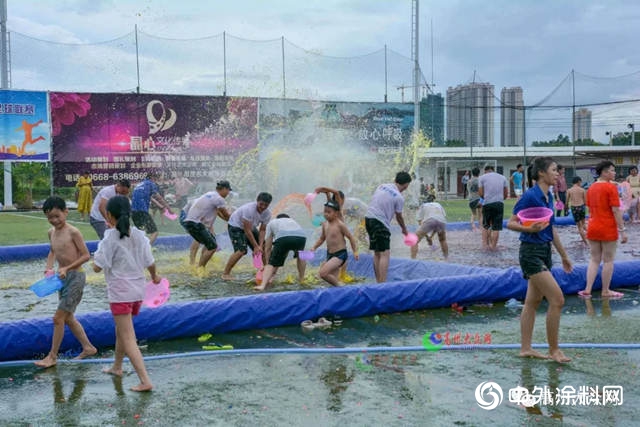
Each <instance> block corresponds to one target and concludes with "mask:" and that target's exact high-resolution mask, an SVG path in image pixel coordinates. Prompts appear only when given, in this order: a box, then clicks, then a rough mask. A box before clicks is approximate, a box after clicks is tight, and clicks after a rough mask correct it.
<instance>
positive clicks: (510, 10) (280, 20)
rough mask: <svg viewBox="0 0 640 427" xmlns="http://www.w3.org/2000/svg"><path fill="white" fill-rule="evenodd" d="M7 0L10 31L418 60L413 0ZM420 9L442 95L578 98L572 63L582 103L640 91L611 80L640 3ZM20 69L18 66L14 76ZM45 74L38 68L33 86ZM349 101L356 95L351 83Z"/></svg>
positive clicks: (458, 4) (622, 60)
mask: <svg viewBox="0 0 640 427" xmlns="http://www.w3.org/2000/svg"><path fill="white" fill-rule="evenodd" d="M7 2H8V21H7V27H8V29H9V31H12V32H17V33H20V34H22V35H26V36H29V37H32V38H36V39H40V40H46V41H51V42H58V43H68V44H71V45H73V44H78V43H79V44H83V43H98V42H103V41H107V40H113V39H116V38H118V37H120V36H122V35H124V34H128V33H131V32H132V31H133V28H134V26H135V25H137V26H138V29H139V30H140V32H142V33H145V34H149V35H153V36H158V37H162V38H167V39H181V40H184V39H196V38H206V37H209V36H213V35H217V34H220V33H222V32H223V31H225V32H226V33H227V34H229V35H232V36H235V37H239V38H242V39H249V40H274V39H279V38H280V37H284V38H285V39H286V40H287V41H288V42H290V43H293V44H294V45H296V46H298V47H301V48H303V49H305V50H307V51H311V52H314V53H316V54H320V55H326V56H329V57H352V56H353V57H356V56H361V55H365V54H368V53H371V52H376V51H379V50H380V49H382V48H383V47H384V46H385V45H387V46H388V47H389V49H392V50H393V51H394V52H397V53H399V54H401V55H403V56H405V57H406V58H409V57H410V56H411V1H410V0H342V1H340V0H305V1H300V0H268V1H260V0H253V1H250V0H234V1H231V2H230V1H223V0H202V1H196V0H181V1H172V0H147V1H141V0H56V1H53V0H42V1H21V0H7ZM419 8H420V9H419V12H420V13H419V15H420V36H419V42H420V51H419V52H420V65H421V68H422V72H423V75H424V76H425V78H426V80H427V82H428V83H431V82H433V83H434V86H433V88H432V89H433V90H434V91H435V92H440V93H442V94H443V95H444V94H445V93H446V89H447V87H450V86H456V85H459V84H465V83H469V82H471V81H472V80H473V79H474V76H475V80H476V81H482V82H489V83H491V84H493V85H494V86H495V93H496V94H498V96H499V92H500V89H501V88H503V87H512V86H521V87H522V88H523V90H524V102H525V105H533V104H536V103H538V102H539V101H541V100H543V99H545V98H546V97H547V96H548V95H549V94H550V93H551V92H552V91H553V90H554V89H555V88H556V87H558V86H559V85H560V89H559V90H558V91H557V92H556V93H555V95H553V96H551V97H550V98H549V99H547V104H550V105H570V104H571V83H570V80H566V78H567V76H569V75H570V74H571V71H572V70H575V73H576V75H577V76H578V77H577V78H576V82H577V83H576V91H579V94H578V96H577V100H576V103H577V104H581V103H590V102H610V101H619V100H626V99H638V98H640V84H639V80H640V77H638V76H635V75H633V76H631V77H627V78H622V79H613V77H618V76H623V75H629V74H632V73H636V72H638V71H640V55H638V53H639V52H638V40H640V34H638V33H640V25H638V23H640V2H637V1H634V0H602V1H599V0H598V1H596V0H594V1H590V0H580V1H578V0H517V1H516V0H491V1H486V0H483V1H480V0H431V1H425V0H421V1H420V4H419ZM431 33H433V37H432V36H431ZM432 46H433V60H432ZM174 65H175V64H174ZM169 66H170V65H166V67H167V68H168V67H169ZM145 67H146V69H149V68H148V67H147V66H146V65H145ZM432 70H433V72H432ZM19 71H20V70H16V69H13V70H12V73H13V76H12V77H13V79H14V80H16V79H18V76H16V73H17V72H19ZM25 73H26V71H25ZM52 74H55V73H52ZM199 77H200V78H201V79H203V78H206V77H207V75H206V74H205V73H202V74H200V76H199ZM293 77H294V76H291V78H293ZM38 78H41V76H40V75H38V74H37V73H34V74H33V76H32V79H33V80H32V81H33V82H35V81H37V79H38ZM562 82H564V83H562ZM561 83H562V84H561ZM407 84H411V82H410V81H409V82H407ZM34 85H35V86H37V84H35V83H34ZM131 85H133V86H135V83H132V84H131ZM131 85H130V86H131ZM388 91H389V92H390V94H391V95H393V96H392V97H391V96H390V99H392V100H397V98H398V93H397V92H396V91H397V89H396V88H395V87H391V88H389V89H388ZM392 92H396V93H392ZM312 94H313V92H311V95H310V96H312ZM335 96H340V94H337V95H335ZM344 96H345V97H348V96H349V95H348V91H347V90H345V91H344ZM408 96H409V94H408V93H407V97H408ZM349 100H353V99H349ZM621 109H624V112H621ZM636 109H638V107H637V106H635V104H633V105H632V106H629V105H625V106H623V107H612V108H607V109H601V110H599V111H596V113H595V114H594V118H593V122H594V128H593V134H594V139H596V140H602V141H604V140H605V138H608V137H605V136H604V133H605V131H612V132H614V133H616V132H621V131H624V130H625V129H623V128H624V127H625V125H626V122H628V121H634V117H637V118H639V119H640V109H638V111H636ZM631 110H633V111H631ZM497 117H498V118H499V113H497ZM545 120H547V121H545V122H544V125H545V126H546V125H549V126H548V127H553V126H551V124H552V121H551V119H545ZM637 121H638V123H639V126H640V120H637ZM567 124H570V116H569V118H568V119H567V120H564V121H563V124H562V126H560V127H557V126H556V128H554V129H553V131H550V133H553V132H556V133H560V132H558V129H559V130H563V129H562V128H563V127H564V128H566V126H567ZM541 127H542V126H541ZM534 128H535V127H534ZM570 132H571V129H570V128H569V129H568V130H566V131H564V132H563V133H565V134H567V133H570ZM548 133H549V132H548ZM532 137H533V136H530V137H529V138H527V139H528V140H530V138H532ZM497 138H499V134H498V136H497Z"/></svg>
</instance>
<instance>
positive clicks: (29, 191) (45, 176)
mask: <svg viewBox="0 0 640 427" xmlns="http://www.w3.org/2000/svg"><path fill="white" fill-rule="evenodd" d="M12 177H13V182H14V183H15V184H16V187H17V190H18V192H17V194H16V197H15V199H16V200H18V201H21V202H22V204H23V205H24V207H26V208H32V207H33V191H34V189H35V190H38V191H41V190H45V191H46V189H48V188H49V177H50V166H49V164H48V163H35V162H29V163H27V162H18V163H14V164H13V171H12Z"/></svg>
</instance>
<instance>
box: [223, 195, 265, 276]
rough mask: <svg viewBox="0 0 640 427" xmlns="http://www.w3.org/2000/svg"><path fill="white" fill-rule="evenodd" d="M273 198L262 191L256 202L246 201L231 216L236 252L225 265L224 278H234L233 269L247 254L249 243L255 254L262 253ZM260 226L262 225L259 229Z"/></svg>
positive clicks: (232, 239) (229, 226)
mask: <svg viewBox="0 0 640 427" xmlns="http://www.w3.org/2000/svg"><path fill="white" fill-rule="evenodd" d="M272 199H273V197H272V196H271V194H269V193H260V194H258V197H257V199H256V201H255V202H250V203H245V204H244V205H242V206H240V207H239V208H238V209H236V210H235V211H234V212H233V213H232V214H231V216H230V217H229V222H228V224H229V225H228V230H229V239H231V244H232V245H233V250H234V251H235V252H234V253H232V254H231V256H230V257H229V260H228V261H227V264H226V265H225V266H224V273H223V274H222V280H232V279H233V276H232V275H231V270H232V269H233V267H234V266H235V265H236V264H237V263H238V261H240V258H242V257H243V256H245V255H246V254H247V244H249V245H251V250H252V251H253V253H254V254H257V253H260V254H261V253H262V247H263V245H264V236H265V234H266V232H267V224H268V223H269V221H270V220H271V211H270V210H269V205H270V204H271V200H272ZM258 226H260V229H259V230H258ZM263 258H264V257H263ZM263 262H264V259H263Z"/></svg>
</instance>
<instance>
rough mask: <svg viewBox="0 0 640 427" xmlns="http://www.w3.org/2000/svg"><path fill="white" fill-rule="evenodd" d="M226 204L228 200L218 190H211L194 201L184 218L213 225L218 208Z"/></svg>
mask: <svg viewBox="0 0 640 427" xmlns="http://www.w3.org/2000/svg"><path fill="white" fill-rule="evenodd" d="M226 204H227V202H226V200H224V198H223V197H222V196H221V195H220V194H218V192H217V191H209V192H208V193H205V194H203V195H202V196H200V197H198V198H197V199H196V200H194V201H193V204H192V205H191V207H190V208H189V210H188V211H187V216H186V218H185V219H184V220H185V221H192V222H201V223H203V224H207V225H211V224H212V223H213V221H215V220H216V216H217V214H218V208H222V207H224V206H225V205H226Z"/></svg>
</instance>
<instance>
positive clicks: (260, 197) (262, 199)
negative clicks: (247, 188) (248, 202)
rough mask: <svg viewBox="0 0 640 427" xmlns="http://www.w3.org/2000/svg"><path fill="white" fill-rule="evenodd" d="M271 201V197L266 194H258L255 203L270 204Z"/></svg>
mask: <svg viewBox="0 0 640 427" xmlns="http://www.w3.org/2000/svg"><path fill="white" fill-rule="evenodd" d="M271 200H273V196H272V195H271V194H269V193H267V192H262V193H260V194H258V198H257V199H256V201H258V202H265V203H271Z"/></svg>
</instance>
